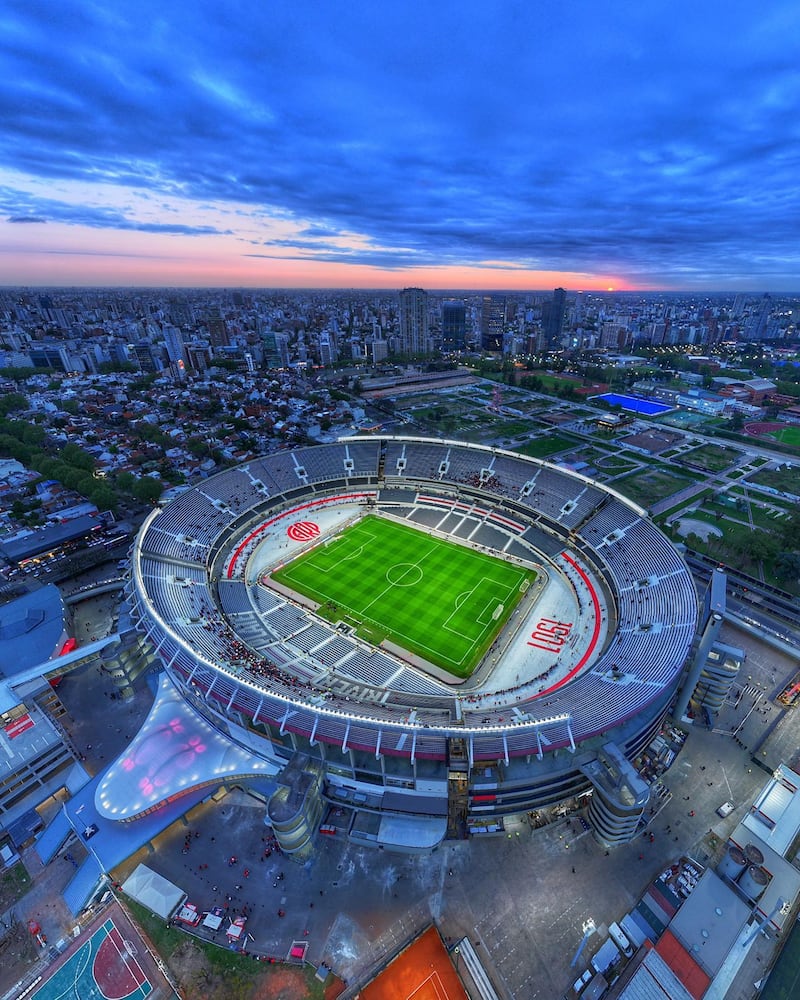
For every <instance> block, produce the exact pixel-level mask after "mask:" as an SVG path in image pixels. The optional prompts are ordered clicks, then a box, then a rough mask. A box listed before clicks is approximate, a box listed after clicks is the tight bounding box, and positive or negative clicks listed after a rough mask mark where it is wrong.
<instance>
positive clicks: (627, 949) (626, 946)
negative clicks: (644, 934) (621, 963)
mask: <svg viewBox="0 0 800 1000" xmlns="http://www.w3.org/2000/svg"><path fill="white" fill-rule="evenodd" d="M608 936H609V937H610V938H611V940H612V941H613V942H614V944H615V945H616V946H617V947H618V948H619V950H620V951H621V952H622V954H623V955H624V956H625V957H626V958H630V957H631V955H632V954H633V945H632V944H631V943H630V941H629V940H628V938H627V937H626V935H625V932H624V931H623V929H622V928H621V927H620V925H619V924H618V923H616V922H614V923H613V924H609V927H608Z"/></svg>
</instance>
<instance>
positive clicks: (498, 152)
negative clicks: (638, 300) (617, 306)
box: [0, 0, 800, 286]
mask: <svg viewBox="0 0 800 1000" xmlns="http://www.w3.org/2000/svg"><path fill="white" fill-rule="evenodd" d="M6 11H7V13H6V14H5V17H4V19H0V30H2V31H3V37H4V48H3V53H2V55H0V69H2V73H0V117H1V118H2V121H3V123H4V127H3V130H2V133H0V164H2V165H3V166H5V167H6V168H12V169H14V170H15V171H18V172H19V173H21V174H23V175H24V174H28V175H31V176H33V177H36V178H39V179H42V178H45V179H51V180H53V181H59V180H63V179H68V180H79V181H82V182H85V183H87V184H90V185H93V188H92V190H93V192H94V193H95V195H97V192H98V191H101V190H102V187H103V185H106V186H108V185H114V186H118V187H123V188H125V187H135V188H137V189H139V190H142V189H146V190H150V191H151V192H153V193H154V194H157V195H159V196H164V195H169V196H172V197H175V196H182V197H186V198H188V199H193V200H199V201H204V202H209V203H215V204H219V203H230V204H232V205H237V206H241V205H245V206H249V207H250V208H251V214H250V217H249V219H248V220H247V221H248V222H255V223H257V222H258V220H259V219H260V218H264V219H269V218H275V217H277V218H281V219H284V220H296V223H297V225H298V232H297V237H296V239H295V240H294V241H292V240H291V239H289V240H288V241H287V242H286V244H285V250H287V251H288V252H291V251H292V250H293V249H294V250H296V251H298V253H299V255H300V256H306V255H307V254H314V255H316V256H318V257H319V258H321V259H325V260H332V259H335V260H345V261H348V262H352V263H357V262H363V263H371V264H376V265H377V266H381V267H399V266H407V265H408V263H409V262H410V263H414V264H426V265H431V264H434V265H439V264H442V265H444V264H479V263H482V262H484V261H492V262H496V261H498V260H500V261H507V262H508V263H509V264H510V265H514V266H520V267H530V268H545V269H568V270H577V271H584V272H592V271H600V272H605V273H618V274H620V275H622V276H624V277H627V278H628V279H629V280H631V281H637V282H640V283H643V282H651V283H659V284H660V283H673V284H679V285H682V284H697V285H703V284H712V285H713V284H715V283H717V282H718V281H719V280H720V279H722V278H724V277H726V276H727V275H730V274H736V275H740V274H744V275H750V276H752V277H753V278H754V279H758V280H759V281H762V282H763V283H765V284H768V283H769V278H770V275H772V274H775V275H781V276H784V277H785V276H786V275H791V276H796V277H795V278H794V279H793V280H794V282H795V284H797V285H798V286H800V262H799V261H798V249H797V242H798V241H797V235H796V233H797V219H798V217H799V216H800V195H799V194H798V190H800V189H799V188H798V185H797V181H796V178H797V177H798V176H800V120H798V116H797V107H798V106H799V105H800V71H799V70H798V68H797V67H798V65H800V60H798V55H800V53H799V52H798V49H799V48H800V8H798V6H797V5H796V4H795V3H794V2H791V3H790V2H788V0H781V2H777V3H774V4H770V5H767V6H766V7H765V8H763V9H762V8H759V7H757V6H756V5H749V4H733V5H731V4H729V3H727V2H725V3H723V2H720V0H708V2H706V3H704V4H696V3H694V2H693V0H692V2H689V0H678V2H675V3H671V4H666V3H658V2H656V3H653V4H640V5H638V6H636V7H634V6H628V5H626V7H625V9H624V10H623V9H622V8H620V7H619V6H618V5H616V4H610V3H599V4H592V5H590V4H584V3H580V2H577V0H571V2H570V0H567V2H562V3H558V4H556V3H555V2H545V3H540V4H516V3H505V4H499V5H487V4H483V3H477V2H474V3H469V2H466V3H464V2H462V3H458V4H456V3H449V2H442V3H437V4H422V3H402V4H400V3H386V4H375V3H371V2H370V3H365V2H356V3H349V4H346V5H345V4H323V3H311V2H310V0H305V2H292V3H289V2H288V0H286V2H276V3H272V4H269V5H256V4H249V3H247V4H246V3H236V2H233V3H227V4H224V5H219V4H216V5H212V4H208V3H200V4H197V3H192V4H188V3H186V4H185V5H183V6H182V5H181V4H180V3H176V4H172V5H168V6H165V5H163V4H155V3H150V2H145V3H143V4H136V5H131V4H127V3H126V4H122V3H121V2H110V3H107V4H104V5H102V6H101V5H97V6H93V5H91V4H88V3H86V2H80V3H76V2H74V0H73V2H65V3H59V4H57V5H56V4H50V3H49V2H47V3H42V2H40V3H36V4H33V5H31V4H30V3H27V2H26V3H21V2H20V3H12V4H11V5H10V6H7V8H6ZM19 214H20V215H21V214H23V213H22V211H20V212H19ZM36 214H37V215H38V214H40V213H39V212H38V211H37V212H36ZM41 214H42V215H43V216H45V217H47V218H52V217H53V216H52V215H51V213H50V212H49V211H46V212H42V213H41ZM79 215H80V213H79ZM70 221H78V219H77V218H74V219H72V220H70ZM83 221H85V223H86V224H87V225H93V226H108V227H109V228H139V229H141V228H145V229H148V228H149V229H150V231H156V232H161V231H163V232H186V233H196V232H211V231H213V230H211V229H205V228H204V227H202V226H201V227H199V228H198V227H197V226H196V225H192V224H190V223H188V222H187V223H185V224H184V228H182V229H181V228H180V226H178V227H174V226H168V225H166V224H165V225H164V228H163V229H162V228H160V227H159V226H158V225H156V226H151V225H150V224H147V225H145V226H140V225H135V224H133V223H132V220H131V219H130V218H127V219H126V217H122V216H120V213H118V212H116V211H115V210H113V209H111V208H109V210H108V212H106V213H104V212H102V211H99V210H95V211H93V212H87V213H85V218H84V219H83ZM195 221H196V220H195V219H192V222H195ZM126 222H127V224H126ZM252 228H253V227H252V225H251V226H250V229H251V231H252ZM345 234H358V236H359V237H360V239H359V240H358V241H354V242H353V249H352V250H347V249H343V248H342V246H341V242H342V238H343V236H344V235H345ZM273 245H275V246H277V244H275V243H273ZM373 246H374V249H373V248H372V247H373Z"/></svg>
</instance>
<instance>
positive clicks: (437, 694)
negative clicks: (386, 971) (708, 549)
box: [116, 437, 698, 856]
mask: <svg viewBox="0 0 800 1000" xmlns="http://www.w3.org/2000/svg"><path fill="white" fill-rule="evenodd" d="M367 515H374V516H382V517H387V518H392V519H395V520H402V521H403V522H404V523H406V524H411V525H413V526H415V527H417V528H418V529H419V530H420V531H425V532H429V533H431V534H432V535H436V536H437V537H441V538H447V539H450V540H452V541H453V543H454V544H460V545H464V546H470V547H475V548H476V549H480V550H481V551H483V552H490V553H494V554H496V555H497V556H499V557H500V558H503V559H507V560H514V561H515V562H517V563H520V564H525V565H530V566H531V567H534V568H536V569H537V572H538V573H539V580H540V585H539V586H538V587H537V588H535V593H531V594H528V595H526V596H525V599H524V600H523V601H522V603H521V604H520V606H519V608H518V609H517V611H516V612H515V614H514V616H513V619H511V620H509V621H508V622H506V623H505V624H504V625H503V627H502V629H501V631H500V632H499V634H498V635H497V636H496V637H495V639H494V641H493V642H492V645H491V648H490V650H489V652H488V653H487V654H486V656H485V657H484V659H483V661H482V663H481V665H480V666H479V667H478V669H477V670H475V672H474V673H473V674H472V675H471V676H470V677H469V678H468V679H466V680H457V679H455V678H452V677H447V676H444V675H443V673H442V672H441V671H440V670H437V669H436V667H435V665H434V666H432V665H431V664H428V663H425V662H424V661H423V660H421V659H420V657H419V656H414V655H412V654H408V653H407V652H406V651H404V650H403V649H402V648H401V644H398V643H396V642H384V643H381V644H380V645H379V646H374V645H370V644H369V643H368V642H366V641H365V640H364V639H363V638H362V637H361V634H360V633H359V632H358V629H357V628H356V627H354V626H353V623H352V622H351V621H350V620H349V619H348V618H346V617H344V618H343V620H337V618H336V615H335V614H334V615H331V614H330V613H329V611H330V609H327V613H325V612H326V609H325V608H323V607H320V606H319V604H318V603H315V602H314V601H311V600H309V599H308V598H307V597H304V596H303V595H302V594H293V593H290V592H287V591H286V590H285V589H281V588H279V587H275V586H272V585H271V584H270V579H269V574H270V571H271V570H272V569H273V568H274V567H275V566H277V565H284V564H286V563H288V562H290V561H291V560H292V559H294V558H295V556H296V555H297V554H300V553H303V552H305V551H307V550H308V549H309V548H311V547H313V546H319V545H325V544H329V543H330V541H331V539H333V538H336V536H337V535H339V534H340V533H341V532H342V531H343V530H344V527H345V526H346V525H349V524H351V523H353V521H356V520H358V519H360V518H362V517H364V516H367ZM365 558H366V556H365ZM131 562H132V567H131V581H130V590H131V593H130V598H131V607H132V611H133V618H134V621H135V622H136V623H137V628H138V630H139V632H140V633H141V636H142V642H143V643H144V645H145V646H146V648H147V649H148V650H152V651H154V652H155V654H156V655H157V657H158V659H159V660H160V662H161V664H162V665H163V670H164V671H165V673H166V675H167V676H168V677H169V678H170V680H171V682H172V684H173V685H174V686H175V688H176V689H177V691H178V692H180V694H181V696H182V697H183V699H184V700H185V702H186V704H187V706H189V707H191V709H192V711H193V712H195V713H198V714H199V715H201V716H202V717H203V719H204V720H205V721H206V722H208V723H209V724H210V725H212V726H213V727H214V729H215V730H216V731H217V732H219V733H222V734H223V735H224V736H225V738H226V739H228V740H230V741H232V742H233V743H234V744H236V745H237V746H238V747H239V748H240V749H242V750H244V751H245V752H246V753H247V754H250V755H251V756H252V759H253V761H254V762H256V761H257V762H258V767H254V772H257V773H258V774H259V775H263V765H264V763H266V764H267V765H268V767H269V768H271V769H272V771H273V773H274V775H275V778H276V782H277V791H276V792H275V793H274V794H273V795H272V798H271V799H270V801H269V802H268V804H267V811H268V814H269V818H270V821H271V822H272V824H273V828H274V829H275V830H276V833H277V835H278V837H279V840H281V842H282V845H283V846H284V848H285V849H286V850H287V851H289V852H290V853H297V854H298V855H299V856H302V855H303V854H304V852H307V851H308V850H309V849H310V844H311V841H312V840H313V837H314V835H315V834H316V832H317V831H318V830H319V829H320V828H321V827H323V828H326V832H334V831H339V830H344V832H345V833H346V834H347V835H348V836H350V837H351V839H354V840H356V841H359V842H362V843H367V844H373V845H380V846H384V847H395V848H399V849H404V848H405V849H413V848H425V847H432V846H435V844H436V843H437V842H439V841H440V840H441V839H442V838H443V837H444V836H445V835H448V834H449V835H450V836H465V835H467V834H469V833H470V832H479V831H492V830H496V829H498V828H500V827H501V826H502V822H503V818H504V817H509V816H515V815H519V814H525V813H529V814H530V813H532V812H534V811H536V810H544V809H552V808H553V807H558V806H560V805H562V804H565V803H574V802H575V801H576V800H577V801H580V800H581V799H582V797H584V796H589V795H591V799H590V804H589V808H588V815H589V818H590V821H591V823H592V825H593V828H594V831H595V834H596V836H597V837H598V838H599V839H600V840H601V842H603V843H605V844H608V845H613V844H616V843H621V842H625V841H626V840H628V839H630V837H632V836H633V835H634V833H635V830H636V828H637V825H638V824H639V822H640V820H641V818H642V816H643V814H644V813H645V812H646V810H647V807H648V803H649V797H650V790H649V788H648V786H647V784H646V782H644V781H643V779H642V778H641V777H640V776H639V775H638V773H637V772H636V769H635V767H634V765H633V762H634V761H635V760H636V758H637V756H638V755H639V754H640V753H641V751H642V750H643V749H644V748H645V747H646V746H647V745H648V744H649V743H650V742H651V741H652V740H653V738H654V737H655V736H656V735H657V734H658V732H659V730H660V728H661V727H662V725H663V723H664V720H665V717H666V715H667V712H668V709H669V707H670V702H671V700H672V698H673V696H674V694H675V691H676V688H677V686H678V683H679V680H680V677H681V673H682V670H683V667H684V663H685V661H686V659H687V656H688V654H689V651H690V649H691V645H692V641H693V639H694V636H695V629H696V623H697V612H698V609H697V597H696V592H695V588H694V584H693V581H692V577H691V574H690V572H689V570H688V568H687V566H686V564H685V562H684V561H683V558H682V557H681V555H680V554H679V553H678V552H677V551H676V549H675V548H674V547H673V545H672V544H671V543H670V542H669V540H668V539H667V538H666V537H665V536H664V535H663V534H662V533H661V532H660V531H659V530H658V529H657V528H656V527H655V525H654V524H653V523H652V522H651V521H650V520H649V519H648V517H647V515H646V512H645V511H644V510H642V509H641V508H639V507H637V506H635V505H634V504H632V503H631V502H630V501H628V500H626V499H625V498H624V497H622V496H621V495H619V494H618V493H616V492H615V491H614V490H613V489H610V488H609V487H607V486H603V485H600V484H598V483H596V482H594V481H592V480H590V479H588V478H586V477H584V476H581V475H579V474H577V473H574V472H571V471H569V470H566V469H562V468H560V467H557V466H554V465H552V464H550V463H547V462H544V461H541V460H538V459H533V458H526V457H523V456H521V455H519V454H517V453H513V452H507V451H503V450H501V449H497V448H489V447H484V446H480V445H469V444H464V443H460V442H455V441H447V440H428V439H421V438H411V437H402V438H401V437H369V438H358V437H355V438H347V439H341V440H339V441H337V442H335V443H332V444H325V445H317V446H312V447H307V448H298V449H294V450H292V451H283V452H278V453H276V454H273V455H270V456H267V457H264V458H260V459H257V460H253V461H249V462H247V463H245V464H243V465H240V466H238V467H236V468H234V469H229V470H226V471H225V472H223V473H220V474H219V475H217V476H214V477H212V478H210V479H208V480H205V481H204V482H203V483H202V484H200V485H198V486H196V487H194V488H192V489H191V490H188V491H186V492H185V493H183V494H181V495H180V496H179V497H177V498H175V499H173V500H172V501H170V502H169V503H167V504H166V505H164V506H163V507H159V508H157V509H155V510H154V511H153V513H152V514H151V515H150V516H149V517H148V519H147V520H146V522H145V523H144V524H143V526H142V528H141V530H140V532H139V534H138V536H137V539H136V541H135V544H134V548H133V552H132V561H131ZM239 773H241V768H239ZM165 794H166V791H165ZM342 816H346V817H347V822H346V824H344V821H343V820H342V819H341V817H342ZM336 817H338V818H336ZM116 818H125V817H116ZM131 818H134V817H131ZM329 818H330V826H328V825H327V824H328V819H329Z"/></svg>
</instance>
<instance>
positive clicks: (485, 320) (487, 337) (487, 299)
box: [481, 295, 506, 351]
mask: <svg viewBox="0 0 800 1000" xmlns="http://www.w3.org/2000/svg"><path fill="white" fill-rule="evenodd" d="M505 323H506V299H505V296H504V295H484V296H483V298H482V299H481V349H482V350H484V351H502V350H503V330H504V328H505Z"/></svg>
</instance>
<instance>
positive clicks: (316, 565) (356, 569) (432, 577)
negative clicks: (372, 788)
mask: <svg viewBox="0 0 800 1000" xmlns="http://www.w3.org/2000/svg"><path fill="white" fill-rule="evenodd" d="M272 578H273V579H274V580H275V581H276V582H277V583H279V584H281V585H282V586H285V587H288V588H289V589H291V590H294V591H296V592H298V593H300V594H303V595H304V596H305V597H309V598H311V599H312V600H314V601H315V602H318V603H319V609H318V612H319V614H320V615H321V616H322V617H325V618H328V619H329V620H332V621H344V622H345V623H346V624H349V625H351V626H352V627H354V628H355V629H356V630H357V632H358V634H359V635H361V636H362V637H363V638H365V639H367V640H368V641H370V642H372V643H373V644H374V645H378V644H380V643H381V642H383V641H384V640H389V641H391V642H393V643H395V644H397V645H398V646H400V647H402V648H403V649H406V650H408V652H410V653H414V654H417V655H418V656H420V657H422V658H423V659H425V660H427V661H429V662H431V663H433V664H435V665H436V666H439V667H442V668H444V669H445V670H447V671H448V672H450V673H452V674H455V675H456V676H458V677H467V676H469V674H470V673H471V672H472V671H473V670H474V668H475V667H476V666H477V664H478V663H479V661H480V659H481V657H482V656H483V655H484V653H485V652H486V650H487V649H488V648H489V646H490V645H491V643H492V641H493V640H494V638H495V636H496V635H497V633H498V632H499V630H500V629H501V628H502V626H503V625H504V623H505V622H506V621H507V620H508V618H509V616H510V615H511V613H512V611H513V610H514V608H515V607H516V605H517V604H518V602H519V600H520V599H521V597H522V595H523V594H524V593H525V591H526V590H527V588H528V587H529V586H530V584H531V583H532V582H533V580H534V579H535V578H536V573H535V571H533V570H531V569H528V568H527V567H523V566H519V565H516V564H513V563H510V562H506V561H505V560H503V559H498V558H497V557H495V556H490V555H487V554H486V553H484V552H479V551H477V550H475V549H473V548H469V547H467V546H464V545H458V544H456V543H454V542H450V541H447V540H446V539H442V538H438V537H434V536H432V535H430V534H429V533H427V532H424V531H420V530H418V529H416V528H413V527H411V526H409V525H406V524H399V523H396V522H394V521H389V520H387V519H386V518H382V517H375V516H372V515H371V516H368V517H365V518H363V519H362V520H360V521H358V522H357V523H356V524H353V525H351V526H350V527H348V528H346V529H345V530H344V531H343V532H341V533H340V534H338V535H335V536H333V537H332V538H331V539H329V540H327V541H326V542H325V543H323V544H321V545H318V546H316V547H314V548H312V549H311V550H310V551H308V552H306V553H304V554H303V555H301V556H299V557H298V558H297V559H295V560H294V561H293V562H291V563H288V564H286V565H285V566H283V567H281V568H279V569H277V570H276V571H275V572H274V573H273V574H272Z"/></svg>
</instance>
